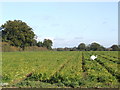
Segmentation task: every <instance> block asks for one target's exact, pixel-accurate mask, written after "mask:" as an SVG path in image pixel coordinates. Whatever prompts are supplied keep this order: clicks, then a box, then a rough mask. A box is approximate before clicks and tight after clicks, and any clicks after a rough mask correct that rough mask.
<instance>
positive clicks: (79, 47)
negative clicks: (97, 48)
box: [78, 43, 86, 51]
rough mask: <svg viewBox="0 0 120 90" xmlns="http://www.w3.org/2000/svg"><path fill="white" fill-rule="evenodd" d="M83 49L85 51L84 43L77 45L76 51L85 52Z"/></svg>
mask: <svg viewBox="0 0 120 90" xmlns="http://www.w3.org/2000/svg"><path fill="white" fill-rule="evenodd" d="M85 49H86V45H85V44H84V43H81V44H79V45H78V50H80V51H85Z"/></svg>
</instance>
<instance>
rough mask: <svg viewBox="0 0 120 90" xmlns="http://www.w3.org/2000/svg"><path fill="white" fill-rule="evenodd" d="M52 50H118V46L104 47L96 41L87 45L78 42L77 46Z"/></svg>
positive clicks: (119, 49) (119, 47)
mask: <svg viewBox="0 0 120 90" xmlns="http://www.w3.org/2000/svg"><path fill="white" fill-rule="evenodd" d="M54 51H120V46H118V45H112V46H111V47H109V48H106V47H104V46H102V45H100V44H98V43H96V42H94V43H91V44H89V45H86V44H85V43H80V44H79V45H78V46H77V47H73V48H69V47H65V48H54Z"/></svg>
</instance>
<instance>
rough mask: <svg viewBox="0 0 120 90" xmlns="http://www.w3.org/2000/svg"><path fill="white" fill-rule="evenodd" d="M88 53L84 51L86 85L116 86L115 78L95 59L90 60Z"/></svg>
mask: <svg viewBox="0 0 120 90" xmlns="http://www.w3.org/2000/svg"><path fill="white" fill-rule="evenodd" d="M90 56H91V55H90V54H88V53H84V57H85V58H84V59H85V68H86V73H87V75H86V81H88V82H90V83H88V86H91V87H94V86H98V87H114V86H118V82H117V79H116V78H115V77H114V76H112V75H111V74H110V73H109V72H108V71H107V70H106V69H105V68H104V67H103V66H101V65H100V64H99V63H98V62H97V61H96V60H90Z"/></svg>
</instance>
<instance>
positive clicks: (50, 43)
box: [43, 39, 53, 50]
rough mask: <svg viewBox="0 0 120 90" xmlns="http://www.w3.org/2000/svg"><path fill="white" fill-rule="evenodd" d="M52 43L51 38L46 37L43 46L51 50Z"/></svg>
mask: <svg viewBox="0 0 120 90" xmlns="http://www.w3.org/2000/svg"><path fill="white" fill-rule="evenodd" d="M52 44H53V42H52V40H50V39H44V41H43V47H46V48H47V49H50V50H51V49H52Z"/></svg>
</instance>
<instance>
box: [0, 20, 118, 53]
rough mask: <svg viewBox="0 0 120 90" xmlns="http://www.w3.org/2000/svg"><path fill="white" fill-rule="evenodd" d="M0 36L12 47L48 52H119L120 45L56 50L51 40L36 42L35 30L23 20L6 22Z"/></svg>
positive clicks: (92, 45)
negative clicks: (31, 48)
mask: <svg viewBox="0 0 120 90" xmlns="http://www.w3.org/2000/svg"><path fill="white" fill-rule="evenodd" d="M0 29H1V31H0V35H2V42H6V43H9V44H10V45H11V46H15V47H19V48H22V50H24V49H25V47H28V46H37V47H46V48H47V49H48V50H54V51H111V50H112V51H119V50H120V48H119V46H118V45H112V46H111V47H110V48H105V47H103V46H102V45H100V44H98V43H92V44H89V45H86V44H85V43H80V44H79V45H78V46H77V47H73V48H68V47H65V48H54V49H52V45H53V42H52V40H50V39H44V41H43V42H41V41H39V42H37V40H36V37H37V36H36V35H35V33H34V32H33V29H32V28H31V27H30V26H28V25H27V23H25V22H23V21H21V20H14V21H11V20H9V21H6V23H4V24H3V25H1V27H0Z"/></svg>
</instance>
